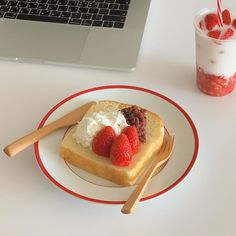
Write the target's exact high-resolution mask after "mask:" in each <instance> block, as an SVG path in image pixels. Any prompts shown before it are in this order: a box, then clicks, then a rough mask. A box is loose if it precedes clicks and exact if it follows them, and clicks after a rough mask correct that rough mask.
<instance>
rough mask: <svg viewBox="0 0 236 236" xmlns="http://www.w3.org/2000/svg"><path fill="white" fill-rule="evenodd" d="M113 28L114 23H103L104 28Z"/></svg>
mask: <svg viewBox="0 0 236 236" xmlns="http://www.w3.org/2000/svg"><path fill="white" fill-rule="evenodd" d="M112 26H113V22H112V21H104V22H103V27H112Z"/></svg>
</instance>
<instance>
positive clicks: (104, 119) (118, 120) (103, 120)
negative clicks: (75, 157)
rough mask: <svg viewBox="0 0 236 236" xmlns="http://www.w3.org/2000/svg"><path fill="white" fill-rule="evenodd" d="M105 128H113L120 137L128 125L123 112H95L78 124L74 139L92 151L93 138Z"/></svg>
mask: <svg viewBox="0 0 236 236" xmlns="http://www.w3.org/2000/svg"><path fill="white" fill-rule="evenodd" d="M105 126H111V127H112V128H113V129H114V131H115V132H116V134H117V135H119V134H120V133H121V131H122V130H123V129H124V128H125V127H127V126H128V124H127V122H126V119H125V117H124V115H123V114H122V112H121V111H110V112H94V113H92V114H91V115H90V116H87V117H84V118H83V119H82V120H81V121H80V122H78V124H77V126H76V130H75V133H74V134H73V138H74V139H75V140H76V142H77V143H78V144H81V145H82V146H84V147H87V148H90V149H91V144H92V141H93V138H94V137H95V135H96V134H97V133H98V131H100V130H101V129H102V128H103V127H105Z"/></svg>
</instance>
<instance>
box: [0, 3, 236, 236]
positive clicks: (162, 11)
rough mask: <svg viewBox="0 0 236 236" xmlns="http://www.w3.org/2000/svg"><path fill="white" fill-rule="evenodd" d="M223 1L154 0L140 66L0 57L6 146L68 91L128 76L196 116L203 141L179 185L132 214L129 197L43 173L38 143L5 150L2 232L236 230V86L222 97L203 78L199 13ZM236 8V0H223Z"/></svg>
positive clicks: (0, 184)
mask: <svg viewBox="0 0 236 236" xmlns="http://www.w3.org/2000/svg"><path fill="white" fill-rule="evenodd" d="M214 2H215V1H210V0H209V1H205V0H198V1H185V0H178V1H156V0H153V1H152V4H151V8H150V12H149V16H148V19H147V24H146V29H145V33H144V36H143V41H142V46H141V50H140V56H139V60H138V64H137V69H136V71H134V72H115V71H104V70H92V69H79V68H71V67H59V66H49V65H38V64H26V63H14V62H4V61H1V62H0V73H1V80H0V107H1V115H0V133H1V138H0V148H1V150H2V149H3V147H4V146H5V145H7V144H8V143H9V142H11V141H13V140H14V139H15V138H18V137H20V136H22V135H23V134H25V133H27V132H29V131H32V130H34V129H35V128H36V127H37V126H38V124H39V122H40V121H41V119H42V117H43V116H44V115H45V114H46V112H47V111H49V109H51V108H52V106H54V105H55V104H57V103H58V102H59V101H61V100H62V99H63V98H65V97H67V96H69V95H71V94H73V93H75V92H78V91H81V90H84V89H88V88H91V87H96V86H101V85H108V84H110V85H111V84H126V85H135V86H139V87H144V88H148V89H151V90H155V91H157V92H159V93H162V94H164V95H166V96H167V97H169V98H171V99H173V100H174V101H175V102H177V103H178V104H179V105H181V106H182V107H183V108H184V109H185V110H186V111H187V112H188V114H189V115H190V116H191V118H192V119H193V121H194V123H195V125H196V127H197V129H198V133H199V138H200V149H199V154H198V159H197V162H196V164H195V166H194V168H193V169H192V171H191V172H190V174H189V175H188V176H187V177H186V178H185V179H184V180H183V181H182V182H181V183H180V184H179V185H177V187H175V188H174V189H172V190H171V191H169V192H168V193H167V194H164V195H162V196H160V197H158V198H155V199H153V200H152V201H148V202H145V203H143V204H140V205H139V206H138V208H137V209H136V211H135V213H134V214H132V215H123V214H121V213H120V208H121V206H120V205H112V206H111V205H103V204H96V203H92V202H87V201H84V200H81V199H79V198H75V197H73V196H71V195H69V194H67V193H65V192H63V191H61V190H60V189H59V188H57V187H55V186H54V185H53V184H52V183H51V182H49V181H47V179H46V178H45V176H44V175H43V174H42V173H41V171H40V169H39V168H38V165H37V163H36V160H35V156H34V152H33V147H30V148H28V149H27V150H25V151H23V152H22V153H20V154H19V155H18V156H16V157H14V158H12V159H9V158H7V157H6V155H5V154H4V153H3V152H1V157H0V175H1V178H0V235H4V236H26V235H35V236H38V235H40V236H42V235H57V236H62V235H113V236H115V235H117V236H120V235H129V236H131V235H134V236H137V235H149V236H151V235H155V236H156V235H163V236H166V235H168V236H169V235H170V236H172V235H175V236H185V235H191V236H193V235H196V236H198V235H207V236H210V235H214V236H222V235H227V236H234V235H236V226H235V212H236V200H235V199H236V171H235V167H236V145H235V133H236V122H235V121H236V105H235V102H236V92H234V93H232V94H231V95H229V96H226V97H222V98H214V97H209V96H206V95H203V94H202V93H201V92H199V91H198V89H197V88H196V86H195V56H194V29H193V23H192V19H193V16H194V14H195V13H196V12H197V11H199V10H200V9H202V8H204V7H213V6H214ZM223 2H224V5H225V6H226V7H228V8H231V9H233V10H236V5H235V1H234V0H225V1H223Z"/></svg>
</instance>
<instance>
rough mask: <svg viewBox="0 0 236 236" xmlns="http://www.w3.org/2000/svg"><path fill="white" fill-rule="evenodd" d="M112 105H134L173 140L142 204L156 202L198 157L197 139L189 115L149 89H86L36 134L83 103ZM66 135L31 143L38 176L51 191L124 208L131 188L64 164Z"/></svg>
mask: <svg viewBox="0 0 236 236" xmlns="http://www.w3.org/2000/svg"><path fill="white" fill-rule="evenodd" d="M98 100H114V101H119V102H123V103H128V104H135V105H138V106H141V107H143V108H146V109H148V110H150V111H152V112H155V113H157V114H158V115H159V116H160V117H161V118H162V120H163V121H164V124H165V127H167V129H168V131H169V132H170V133H171V134H173V135H175V148H174V152H173V154H172V156H171V158H170V160H169V162H168V163H167V165H166V166H165V168H164V169H163V170H162V171H161V172H160V173H159V174H158V175H155V176H154V177H153V178H152V179H151V181H150V183H149V185H148V187H147V189H146V191H145V194H144V196H143V198H142V199H141V201H145V200H149V199H151V198H154V197H157V196H159V195H161V194H163V193H165V192H167V191H168V190H170V189H171V188H173V187H175V186H176V185H177V184H178V183H180V182H181V181H182V180H183V179H184V177H186V175H187V174H188V173H189V171H190V170H191V168H192V166H193V164H194V162H195V161H196V157H197V153H198V146H199V140H198V134H197V130H196V127H195V125H194V123H193V121H192V120H191V118H190V117H189V115H188V114H187V113H186V112H185V111H184V110H183V108H181V107H180V106H179V105H178V104H176V103H175V102H174V101H172V100H171V99H169V98H167V97H165V96H163V95H161V94H159V93H157V92H154V91H151V90H148V89H144V88H140V87H134V86H126V85H112V86H102V87H96V88H91V89H88V90H85V91H82V92H79V93H76V94H73V95H72V96H70V97H67V98H65V99H64V100H63V101H61V102H60V103H58V104H57V105H56V106H54V107H53V108H52V109H51V110H50V111H49V112H48V113H47V114H46V116H45V117H44V118H43V119H42V121H41V123H40V125H39V128H40V127H42V126H44V125H46V124H48V123H50V122H52V121H54V120H56V119H58V118H60V117H62V116H63V115H65V114H67V113H69V112H70V111H72V110H73V109H75V108H77V107H79V106H81V105H82V104H84V103H86V102H88V101H98ZM65 132H66V129H60V130H57V131H55V132H53V133H52V134H50V135H48V136H47V137H45V138H44V139H42V140H40V141H39V142H37V143H35V146H34V148H35V155H36V159H37V162H38V164H39V167H40V168H41V170H42V171H43V173H44V174H45V175H46V176H47V177H48V179H49V180H51V181H52V182H53V183H54V184H55V185H56V186H58V187H59V188H61V189H62V190H64V191H66V192H67V193H70V194H72V195H74V196H76V197H79V198H82V199H85V200H90V201H93V202H99V203H106V204H123V203H124V202H125V201H126V200H127V198H128V197H129V195H130V194H131V193H132V191H133V190H134V188H135V186H131V187H122V186H118V185H116V184H113V183H111V182H110V181H106V180H104V179H102V178H99V177H96V176H94V175H92V174H89V173H87V172H85V171H83V170H81V169H79V168H76V167H73V166H71V165H69V164H68V163H66V162H65V161H64V159H63V158H61V157H60V155H59V149H60V143H61V140H62V138H63V135H64V134H65Z"/></svg>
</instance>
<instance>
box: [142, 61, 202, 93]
mask: <svg viewBox="0 0 236 236" xmlns="http://www.w3.org/2000/svg"><path fill="white" fill-rule="evenodd" d="M139 63H140V64H141V63H142V66H140V67H142V70H144V71H145V72H144V76H145V83H147V82H148V83H149V82H150V85H152V84H153V85H154V84H155V87H156V84H157V83H160V85H161V86H166V88H168V89H171V90H172V89H177V90H179V91H180V92H181V91H186V92H193V93H199V91H198V89H197V87H196V79H195V65H193V64H190V63H188V64H186V63H181V61H179V62H176V61H167V60H166V59H164V58H158V59H157V58H151V57H147V58H142V59H141V60H140V62H139ZM141 73H142V72H141ZM148 80H150V81H148Z"/></svg>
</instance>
